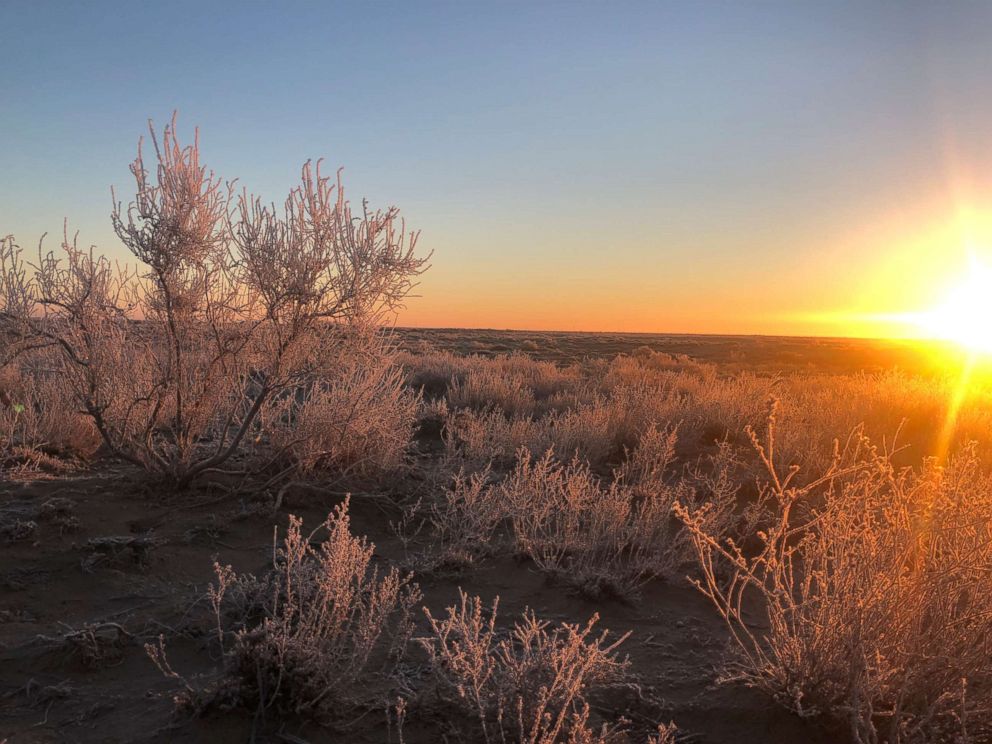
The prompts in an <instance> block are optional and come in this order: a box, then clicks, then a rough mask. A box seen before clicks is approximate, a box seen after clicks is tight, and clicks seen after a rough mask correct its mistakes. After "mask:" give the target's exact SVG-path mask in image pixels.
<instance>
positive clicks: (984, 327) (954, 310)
mask: <svg viewBox="0 0 992 744" xmlns="http://www.w3.org/2000/svg"><path fill="white" fill-rule="evenodd" d="M917 323H918V325H919V326H920V329H921V330H922V331H923V332H925V333H926V334H927V335H929V336H931V337H934V338H940V339H944V340H947V341H952V342H955V343H958V344H960V345H962V346H964V347H966V348H968V349H971V350H972V351H977V352H981V353H983V354H992V267H989V266H986V265H985V264H983V263H981V262H980V261H979V260H978V259H977V258H976V257H975V256H971V260H970V262H969V269H968V273H967V274H966V275H965V276H964V277H963V278H962V279H961V280H960V281H959V282H958V283H957V284H955V285H953V286H952V287H951V289H950V291H949V292H948V294H947V296H946V297H945V298H944V301H943V302H942V303H941V304H940V305H938V306H937V307H935V308H933V309H932V310H930V311H929V312H924V313H920V314H919V316H918V317H917Z"/></svg>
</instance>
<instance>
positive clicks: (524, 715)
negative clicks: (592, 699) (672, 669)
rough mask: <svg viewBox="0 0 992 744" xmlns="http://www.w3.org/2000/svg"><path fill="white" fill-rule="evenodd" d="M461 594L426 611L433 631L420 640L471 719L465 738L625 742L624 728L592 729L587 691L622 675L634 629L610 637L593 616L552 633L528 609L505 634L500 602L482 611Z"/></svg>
mask: <svg viewBox="0 0 992 744" xmlns="http://www.w3.org/2000/svg"><path fill="white" fill-rule="evenodd" d="M460 594H461V600H460V603H459V604H458V605H456V606H452V607H449V608H448V614H447V617H444V618H441V619H438V618H435V617H434V616H433V615H432V614H431V613H430V610H428V609H426V608H425V610H424V612H425V613H426V615H427V619H428V622H429V623H430V629H431V634H430V635H428V636H426V637H424V638H419V639H418V641H419V642H420V644H421V645H422V646H423V648H424V649H425V650H426V651H427V654H428V657H429V659H430V669H431V676H432V679H433V681H434V684H435V686H436V689H437V693H438V698H439V699H440V700H442V701H450V702H451V703H454V705H455V706H456V707H457V708H459V709H460V710H461V712H462V714H463V715H467V716H470V717H471V720H472V722H473V729H472V730H468V731H463V732H462V735H463V736H466V737H471V738H476V737H481V740H483V741H485V742H502V741H507V740H508V739H509V740H510V741H515V742H521V744H555V743H556V742H583V743H588V744H593V743H594V742H595V743H598V744H606V743H607V742H618V741H623V740H625V738H624V732H623V730H622V729H621V728H620V727H619V726H611V725H608V724H605V723H604V724H603V725H602V727H601V728H600V729H598V730H596V729H594V728H593V727H592V725H591V722H590V718H591V711H590V706H589V703H588V701H587V696H588V695H590V694H593V693H595V692H596V691H597V690H599V689H602V688H604V687H606V686H608V685H610V684H612V683H615V682H617V681H620V680H622V679H623V677H624V675H625V674H626V672H627V667H628V662H627V660H626V659H619V658H617V655H616V651H617V648H618V647H619V646H620V644H621V643H623V642H624V640H626V639H627V637H628V635H629V634H626V635H623V636H621V637H620V638H618V639H617V640H615V641H612V642H610V641H609V634H608V632H607V631H602V632H601V633H599V634H598V635H596V634H594V633H593V628H594V627H595V625H596V622H597V620H598V616H595V615H594V616H593V617H592V618H591V619H590V620H589V622H587V623H586V624H585V625H583V626H580V625H571V624H568V623H565V624H562V625H561V626H560V627H557V628H554V629H551V630H549V627H550V623H548V622H545V621H542V620H539V619H538V618H537V616H536V615H535V614H534V613H533V612H525V613H524V614H523V616H522V617H521V618H520V619H519V620H518V621H517V622H516V623H514V626H513V628H512V630H511V631H510V633H509V636H507V637H500V634H499V632H498V631H497V629H496V614H497V608H498V604H499V599H498V598H497V599H496V600H495V601H494V602H493V605H492V608H491V609H488V610H484V609H483V606H482V600H481V599H479V598H478V597H475V598H469V597H468V595H466V594H465V593H464V592H461V593H460Z"/></svg>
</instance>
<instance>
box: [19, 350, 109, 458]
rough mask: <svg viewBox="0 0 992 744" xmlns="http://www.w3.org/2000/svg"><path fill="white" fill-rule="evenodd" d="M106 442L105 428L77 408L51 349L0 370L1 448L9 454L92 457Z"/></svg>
mask: <svg viewBox="0 0 992 744" xmlns="http://www.w3.org/2000/svg"><path fill="white" fill-rule="evenodd" d="M100 443H101V440H100V434H99V432H98V431H97V429H96V427H95V426H94V425H93V422H92V420H90V419H89V418H88V417H87V416H86V415H85V414H83V413H81V412H80V411H78V410H77V405H76V402H75V399H74V397H73V394H72V390H71V389H70V387H69V386H68V385H67V384H66V382H65V380H64V378H63V377H62V376H61V375H59V374H58V362H57V360H54V359H53V358H52V355H51V354H45V353H41V352H35V353H33V354H31V355H25V356H22V357H21V358H20V359H18V360H17V361H14V362H12V363H11V364H9V365H8V366H7V367H6V368H4V369H3V370H0V452H2V453H6V457H5V459H10V460H11V461H18V460H23V459H25V458H26V459H30V457H31V455H32V453H35V454H43V455H54V456H57V457H69V458H82V459H87V458H89V457H91V456H92V455H93V454H95V453H96V451H97V450H98V449H99V447H100ZM18 453H21V454H20V457H18ZM0 467H2V465H0Z"/></svg>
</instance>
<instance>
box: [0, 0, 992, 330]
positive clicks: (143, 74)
mask: <svg viewBox="0 0 992 744" xmlns="http://www.w3.org/2000/svg"><path fill="white" fill-rule="evenodd" d="M0 43H2V47H0V48H2V49H3V52H2V54H3V63H2V65H0V96H2V101H3V105H2V106H0V174H2V175H0V233H10V232H12V233H15V234H16V235H17V236H18V238H19V239H20V242H21V243H22V244H24V245H31V244H33V243H34V242H35V241H36V239H37V236H38V235H39V234H40V233H41V232H43V231H46V230H47V231H49V232H51V233H55V232H58V231H59V230H60V229H61V224H62V218H63V217H64V216H65V217H68V218H69V220H70V225H71V226H73V228H78V229H79V230H80V231H81V239H82V240H83V241H84V242H86V243H89V242H93V243H96V244H97V245H98V246H99V247H100V248H101V249H102V250H104V251H105V252H107V253H109V254H111V255H114V256H120V257H123V255H124V254H123V253H122V250H121V248H120V247H119V246H118V245H117V243H116V241H115V239H114V238H113V235H112V232H111V230H110V224H109V218H108V215H109V211H110V185H111V184H116V185H117V186H118V187H119V188H120V189H121V191H122V192H123V193H125V194H126V193H127V191H126V188H127V185H128V172H127V164H128V162H129V161H130V159H131V158H132V157H133V154H134V148H135V144H136V141H137V137H138V136H140V135H141V134H142V133H143V132H144V128H145V126H146V120H147V119H148V118H149V117H152V118H154V119H155V120H156V122H158V123H159V124H164V123H165V122H166V121H167V120H168V118H169V116H170V115H171V112H172V110H173V109H177V110H178V111H179V117H180V132H181V134H183V133H185V134H187V135H189V134H191V131H192V127H194V126H198V127H199V128H200V130H201V149H202V156H203V159H204V161H205V162H206V163H208V164H209V165H210V166H211V167H212V168H214V169H215V170H216V171H217V172H218V173H220V174H222V175H223V176H225V177H229V178H233V177H237V178H239V179H240V183H242V184H244V185H245V186H247V187H248V188H249V189H251V190H253V191H256V192H260V193H261V194H263V195H264V196H265V197H267V198H272V199H281V198H282V195H283V194H284V193H285V191H286V190H287V189H288V188H289V187H290V185H291V184H292V183H293V182H294V180H295V178H296V177H297V174H298V172H299V167H300V165H301V163H302V162H303V161H304V160H305V159H307V158H309V157H321V156H323V157H325V158H326V159H327V162H328V165H332V166H337V165H340V166H343V167H344V168H345V183H346V187H347V188H348V191H349V193H350V195H351V196H352V198H354V199H355V200H358V199H360V198H361V197H362V196H367V197H369V198H370V200H371V201H372V202H373V204H380V205H384V204H386V203H395V204H397V205H398V206H400V207H401V209H402V210H403V212H404V214H405V215H406V216H407V217H408V220H409V222H410V224H411V225H413V226H416V227H419V228H421V229H422V231H423V234H422V245H423V247H424V248H425V249H433V250H434V259H433V264H434V266H433V268H432V270H431V272H430V273H429V274H428V275H426V276H425V277H424V280H423V283H422V285H421V288H420V294H421V295H422V297H420V298H416V299H413V300H411V302H410V307H409V310H408V311H406V312H405V313H404V315H403V316H401V318H400V322H410V323H416V324H425V325H468V326H480V325H482V326H488V327H523V328H574V329H580V328H584V329H601V330H602V329H622V330H658V331H715V332H720V331H726V332H783V333H784V332H789V333H792V332H810V333H819V332H825V333H831V332H837V330H838V329H837V328H833V327H831V326H830V324H829V323H826V324H824V323H823V322H822V320H811V319H810V318H812V317H813V316H816V315H817V314H820V315H823V316H824V317H827V316H829V314H830V313H831V312H832V311H835V310H843V309H845V308H848V307H853V308H856V309H858V310H863V311H865V312H879V313H881V312H885V311H887V310H892V311H893V312H894V311H899V310H903V309H907V308H908V307H910V306H911V305H912V304H913V303H914V302H916V301H918V300H919V301H925V300H926V299H927V298H928V296H929V295H928V292H929V293H933V292H935V291H936V289H934V287H936V286H937V284H939V281H937V280H943V278H945V277H944V274H947V275H948V276H950V274H951V273H953V269H954V266H956V265H957V264H956V263H955V262H958V261H959V260H960V259H961V256H962V255H963V252H962V248H961V246H960V245H959V244H958V241H956V240H955V239H954V237H953V236H954V234H955V232H954V229H952V228H949V227H948V226H949V225H952V224H953V223H954V222H955V219H956V217H955V216H956V215H960V213H961V211H962V209H964V210H967V211H969V212H973V213H975V214H977V215H979V216H982V215H984V214H985V212H986V211H987V200H988V195H989V187H990V185H992V183H990V180H989V174H990V173H992V170H990V166H992V137H990V133H992V104H990V103H989V99H990V97H989V92H990V88H992V86H990V83H992V79H990V75H992V5H990V4H979V3H974V4H969V3H953V4H948V5H945V6H943V7H927V6H926V5H916V4H912V3H827V2H823V3H812V2H810V3H803V2H799V3H796V2H791V3H769V2H760V3H736V2H735V3H708V2H700V3H588V2H576V3H506V2H501V3H490V4H482V3H474V2H465V3H412V2H411V3H395V4H393V3H378V2H370V3H348V4H344V3H292V2H287V3H211V2H200V3H185V2H175V3H171V2H170V3H146V2H140V3H136V2H131V3H126V4H125V3H100V2H93V3H55V2H27V3H22V2H17V1H16V0H4V1H3V2H2V3H0ZM979 222H981V220H979ZM920 236H930V237H927V238H926V239H923V238H921V237H920ZM914 267H915V268H914ZM948 267H950V268H948ZM914 272H915V273H914ZM935 276H936V279H934V277H935ZM892 277H901V280H900V281H898V282H894V281H893V280H892ZM931 280H933V281H931ZM928 282H929V284H928Z"/></svg>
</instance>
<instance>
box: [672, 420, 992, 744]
mask: <svg viewBox="0 0 992 744" xmlns="http://www.w3.org/2000/svg"><path fill="white" fill-rule="evenodd" d="M775 441H776V434H775V418H774V415H773V416H772V418H771V419H770V422H769V427H768V433H767V436H766V438H765V439H764V441H759V440H758V439H757V438H756V437H755V438H754V446H755V449H756V451H757V453H758V456H759V458H760V460H761V462H762V463H763V465H764V467H765V469H766V474H767V475H766V484H765V488H766V489H767V492H768V493H769V495H770V496H771V500H772V504H773V518H772V519H771V521H770V523H769V526H768V528H767V529H765V530H763V531H760V532H757V533H756V535H754V538H756V540H757V542H758V545H759V548H758V550H757V551H756V552H755V553H754V554H750V553H746V552H745V551H744V550H742V549H741V548H740V547H739V546H738V545H737V544H736V543H735V542H733V541H732V540H721V539H720V538H719V537H718V536H715V535H713V534H711V533H710V531H709V530H708V529H707V528H706V527H705V526H704V525H702V524H701V523H700V521H699V518H698V517H697V516H696V515H695V514H694V513H693V512H692V510H691V509H688V508H684V507H680V508H678V513H679V515H680V517H681V518H682V519H683V520H684V521H685V522H686V524H687V525H688V527H689V530H690V533H691V535H692V542H693V546H694V548H695V551H696V553H697V556H698V558H699V561H700V565H701V568H702V579H701V580H700V581H699V582H698V586H699V588H700V589H701V590H702V591H703V593H704V594H706V596H708V597H709V598H710V599H711V600H712V601H713V603H714V605H715V606H716V607H717V609H718V610H719V611H720V613H721V614H722V615H723V617H724V619H725V620H726V622H727V625H728V627H729V629H730V632H731V634H732V637H733V639H734V642H735V645H736V647H737V649H738V651H739V655H738V657H737V660H736V663H735V664H734V666H733V667H732V673H733V676H736V677H739V678H741V679H743V680H744V681H746V682H747V683H749V684H751V685H754V686H756V687H758V688H760V689H763V690H765V691H767V692H769V693H770V694H772V695H773V696H774V697H775V698H776V699H777V700H779V701H780V702H781V703H783V704H784V705H786V706H788V707H789V708H791V709H792V710H794V711H795V712H797V713H798V714H800V715H802V716H806V717H816V716H822V717H825V718H828V719H831V720H833V721H836V722H839V723H841V724H842V725H843V726H844V727H845V728H846V729H847V730H848V731H849V733H850V736H851V739H852V740H853V741H855V742H858V743H859V744H861V743H865V744H867V743H868V742H872V743H874V742H888V744H897V743H898V742H921V743H922V742H933V741H976V742H977V741H983V740H986V739H987V738H988V737H989V736H992V713H990V711H992V672H990V667H989V664H988V655H989V638H990V637H992V573H990V571H989V566H992V532H990V524H992V479H990V477H989V476H988V475H987V474H982V473H981V472H980V470H979V465H978V460H977V457H976V454H975V451H974V449H973V448H969V449H966V450H965V451H964V452H963V453H962V455H961V456H960V457H959V458H958V459H957V460H955V461H953V462H952V463H951V464H949V465H948V466H946V467H940V466H938V465H937V464H936V463H934V462H933V461H931V462H929V463H927V464H926V465H925V466H924V467H923V468H922V469H919V470H912V469H903V470H896V469H895V468H894V467H893V466H892V462H891V457H890V456H889V454H888V453H884V452H879V451H877V450H876V449H874V448H873V447H871V446H870V445H869V444H868V442H867V440H866V439H865V438H864V437H863V435H857V434H856V435H855V436H854V437H853V438H852V439H851V441H850V442H849V445H848V447H847V448H846V449H844V450H842V451H841V450H838V451H837V454H836V456H835V458H834V461H833V463H832V465H831V466H830V467H829V468H828V469H827V470H826V472H824V473H823V474H822V475H821V476H820V477H819V478H816V479H815V480H812V481H809V482H807V483H805V485H797V481H796V480H795V475H796V472H797V471H796V468H792V469H790V470H789V471H788V472H787V473H783V472H782V470H781V468H780V466H778V465H777V462H778V456H777V454H776V452H775ZM724 576H726V577H727V578H723V577H724ZM750 611H754V612H760V613H761V614H762V615H763V616H764V618H765V619H766V621H767V625H766V626H764V627H763V628H762V629H760V630H759V629H757V628H756V627H755V624H754V622H753V619H752V618H751V616H750V614H749V612H750Z"/></svg>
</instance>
